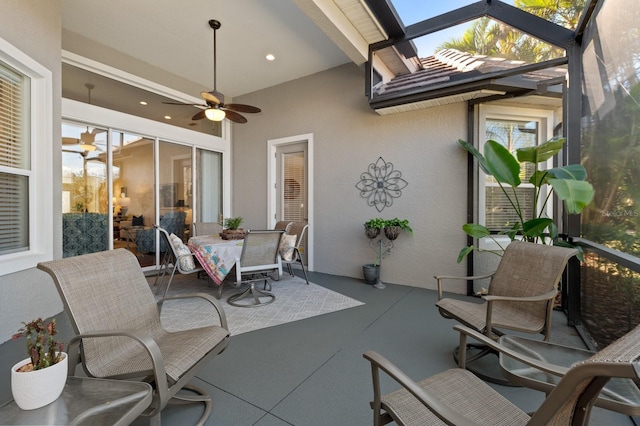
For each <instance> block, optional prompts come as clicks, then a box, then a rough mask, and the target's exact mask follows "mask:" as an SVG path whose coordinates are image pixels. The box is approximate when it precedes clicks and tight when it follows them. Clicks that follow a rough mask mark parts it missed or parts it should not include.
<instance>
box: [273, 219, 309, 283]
mask: <svg viewBox="0 0 640 426" xmlns="http://www.w3.org/2000/svg"><path fill="white" fill-rule="evenodd" d="M307 229H309V224H308V223H307V222H293V223H292V224H291V226H290V227H289V230H288V231H286V233H287V235H295V236H296V241H295V243H294V245H293V250H292V253H291V257H290V258H289V257H285V256H282V252H281V253H280V254H281V256H282V262H283V263H286V265H287V268H288V269H289V274H290V275H291V276H293V269H292V268H291V264H292V263H295V262H296V261H298V262H300V266H302V273H303V274H304V279H305V281H306V282H307V284H309V278H308V277H307V271H306V270H305V269H304V262H303V260H302V255H301V254H300V244H301V243H302V240H303V238H304V235H305V233H306V232H307Z"/></svg>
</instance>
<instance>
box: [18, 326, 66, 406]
mask: <svg viewBox="0 0 640 426" xmlns="http://www.w3.org/2000/svg"><path fill="white" fill-rule="evenodd" d="M23 324H24V327H23V328H22V329H20V330H18V333H16V334H14V335H13V337H12V339H18V338H20V337H25V338H26V339H27V354H28V355H29V357H28V358H26V359H23V360H22V361H20V362H18V363H17V364H15V365H14V366H13V367H12V368H11V392H12V394H13V399H14V400H15V401H16V404H18V407H20V408H21V409H23V410H34V409H36V408H40V407H44V406H45V405H48V404H50V403H52V402H53V401H55V400H56V399H58V397H59V396H60V394H61V393H62V390H63V389H64V385H65V383H66V381H67V368H68V360H67V354H66V353H64V352H63V345H62V344H61V343H58V342H56V341H55V338H54V336H55V335H56V334H57V330H56V321H55V319H52V320H51V321H50V322H49V323H46V324H45V322H44V321H43V320H42V318H38V319H36V320H33V321H31V322H29V323H23Z"/></svg>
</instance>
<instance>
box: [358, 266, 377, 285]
mask: <svg viewBox="0 0 640 426" xmlns="http://www.w3.org/2000/svg"><path fill="white" fill-rule="evenodd" d="M362 273H363V274H364V282H365V284H370V285H373V284H376V283H377V282H378V280H379V279H380V265H374V264H373V263H367V264H366V265H362Z"/></svg>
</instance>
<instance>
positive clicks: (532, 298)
mask: <svg viewBox="0 0 640 426" xmlns="http://www.w3.org/2000/svg"><path fill="white" fill-rule="evenodd" d="M557 295H558V291H557V290H551V291H549V292H547V293H544V294H538V295H536V296H522V297H515V296H496V295H494V294H486V295H484V296H482V298H483V299H484V300H486V301H487V302H496V301H508V302H542V301H545V300H549V299H553V298H554V297H556V296H557Z"/></svg>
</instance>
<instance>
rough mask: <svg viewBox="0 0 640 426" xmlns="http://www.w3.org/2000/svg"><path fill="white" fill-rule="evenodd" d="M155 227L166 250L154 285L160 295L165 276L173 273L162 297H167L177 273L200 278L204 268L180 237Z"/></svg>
mask: <svg viewBox="0 0 640 426" xmlns="http://www.w3.org/2000/svg"><path fill="white" fill-rule="evenodd" d="M153 227H154V228H155V229H157V230H158V231H159V232H160V241H162V242H163V246H164V247H166V250H165V252H164V253H163V254H162V258H161V263H160V269H161V272H160V273H158V275H156V279H155V280H154V284H156V283H157V284H156V292H158V293H159V292H160V291H161V289H162V283H163V282H164V276H165V275H166V274H167V273H169V271H171V274H170V275H169V281H168V282H167V287H166V288H165V289H164V293H163V295H162V297H167V293H168V292H169V287H171V282H172V281H173V276H174V275H175V273H176V271H177V272H178V273H180V274H183V275H189V274H194V273H197V274H198V277H199V276H200V274H201V273H202V272H204V268H203V267H202V266H201V265H200V263H199V262H198V259H197V258H196V257H195V255H194V254H193V253H192V252H191V250H189V247H187V246H186V245H185V244H184V242H183V241H182V239H181V238H180V237H178V236H177V235H175V234H171V235H169V232H168V231H167V230H166V229H164V228H160V227H159V226H158V225H153ZM205 275H206V274H205ZM158 277H160V282H159V283H158V282H157V281H158ZM207 277H208V276H207ZM218 298H220V296H218Z"/></svg>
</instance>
